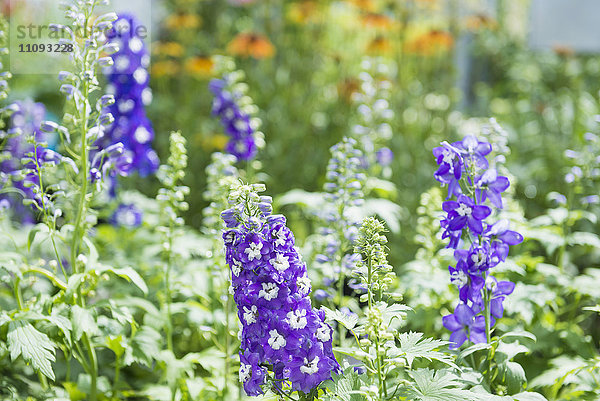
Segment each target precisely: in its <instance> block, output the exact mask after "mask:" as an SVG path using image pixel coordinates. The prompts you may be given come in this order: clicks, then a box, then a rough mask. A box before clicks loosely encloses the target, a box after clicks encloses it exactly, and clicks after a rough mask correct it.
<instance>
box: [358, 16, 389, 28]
mask: <svg viewBox="0 0 600 401" xmlns="http://www.w3.org/2000/svg"><path fill="white" fill-rule="evenodd" d="M361 19H362V23H363V25H364V26H367V27H371V28H380V29H390V28H391V27H392V26H393V25H394V20H392V19H391V18H390V17H388V16H387V15H384V14H376V13H368V14H365V15H363V16H362V18H361Z"/></svg>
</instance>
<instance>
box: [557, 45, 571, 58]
mask: <svg viewBox="0 0 600 401" xmlns="http://www.w3.org/2000/svg"><path fill="white" fill-rule="evenodd" d="M552 50H553V51H554V53H556V54H557V55H558V56H560V57H565V58H568V57H572V56H574V55H575V50H574V49H573V48H572V47H569V46H565V45H560V44H555V45H554V46H552Z"/></svg>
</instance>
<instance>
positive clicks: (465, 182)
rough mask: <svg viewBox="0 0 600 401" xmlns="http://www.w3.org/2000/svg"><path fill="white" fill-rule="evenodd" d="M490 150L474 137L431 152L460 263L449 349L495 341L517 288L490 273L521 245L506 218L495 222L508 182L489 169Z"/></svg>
mask: <svg viewBox="0 0 600 401" xmlns="http://www.w3.org/2000/svg"><path fill="white" fill-rule="evenodd" d="M491 152H492V145H491V144H490V143H488V142H486V141H482V140H479V139H477V138H476V137H474V136H471V135H469V136H466V137H465V138H464V139H463V140H462V141H459V142H454V143H453V144H449V143H447V142H443V143H442V146H440V147H437V148H435V149H434V150H433V154H434V156H435V157H436V161H437V163H438V165H439V168H438V170H437V171H436V172H435V174H434V176H435V178H436V180H438V181H439V182H441V183H442V184H444V185H447V186H448V197H447V199H450V200H446V201H445V202H444V203H443V205H442V208H443V210H444V211H445V212H446V216H445V218H444V219H442V221H441V226H442V228H443V235H442V238H449V240H450V241H449V244H448V248H452V249H454V257H455V259H456V265H455V266H449V271H450V278H451V282H452V283H453V284H455V285H456V286H457V287H458V290H459V299H460V301H459V303H458V305H457V306H456V308H455V310H454V313H453V314H450V315H447V316H444V318H443V322H444V327H446V328H447V329H448V330H450V331H451V332H452V334H451V335H450V342H451V348H458V347H460V346H461V345H462V344H463V343H464V342H465V341H467V340H470V341H471V342H473V343H488V344H489V343H491V336H492V330H493V327H494V325H495V322H496V319H499V318H501V317H502V315H503V313H504V308H503V302H504V299H505V297H506V296H508V295H510V294H511V293H512V292H513V290H514V287H515V284H514V283H512V282H510V281H498V280H497V279H496V278H495V277H494V276H493V275H491V273H490V270H491V269H492V268H493V267H495V266H497V265H498V264H499V263H501V262H503V261H505V260H506V258H507V256H508V252H509V246H512V245H516V244H519V243H520V242H522V241H523V237H522V236H521V235H520V234H519V233H517V232H515V231H512V230H509V226H508V221H507V220H504V219H501V220H498V221H495V222H493V221H492V217H491V216H492V210H495V211H496V212H498V211H500V210H501V209H502V207H503V202H502V193H503V192H505V191H506V190H507V188H508V187H509V185H510V182H509V179H508V178H507V177H505V176H501V175H499V174H498V171H497V170H496V169H495V168H490V166H489V162H488V159H487V157H488V155H489V154H490V153H491ZM488 205H489V206H488ZM496 214H497V213H496ZM488 372H489V369H488Z"/></svg>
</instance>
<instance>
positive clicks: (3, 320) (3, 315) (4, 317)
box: [0, 311, 12, 328]
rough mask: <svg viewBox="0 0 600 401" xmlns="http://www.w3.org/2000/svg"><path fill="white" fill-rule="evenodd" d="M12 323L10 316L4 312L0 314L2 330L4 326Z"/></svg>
mask: <svg viewBox="0 0 600 401" xmlns="http://www.w3.org/2000/svg"><path fill="white" fill-rule="evenodd" d="M11 321H12V318H11V317H10V316H9V314H8V313H6V312H4V311H2V312H0V328H1V327H2V326H4V325H5V324H6V323H9V322H11Z"/></svg>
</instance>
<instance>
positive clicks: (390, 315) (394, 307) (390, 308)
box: [378, 302, 413, 325]
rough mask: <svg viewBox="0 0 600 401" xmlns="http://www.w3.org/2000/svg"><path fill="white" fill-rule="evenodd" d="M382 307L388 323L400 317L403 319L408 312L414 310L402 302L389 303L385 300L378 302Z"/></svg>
mask: <svg viewBox="0 0 600 401" xmlns="http://www.w3.org/2000/svg"><path fill="white" fill-rule="evenodd" d="M378 304H379V305H380V306H382V307H381V313H382V318H383V321H384V322H385V323H386V324H388V325H389V324H391V323H392V320H394V319H398V320H399V321H402V320H403V319H404V318H405V317H406V312H409V311H411V310H413V309H412V308H411V307H410V306H406V305H403V304H400V303H394V304H391V305H387V304H386V303H385V302H380V303H378Z"/></svg>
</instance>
